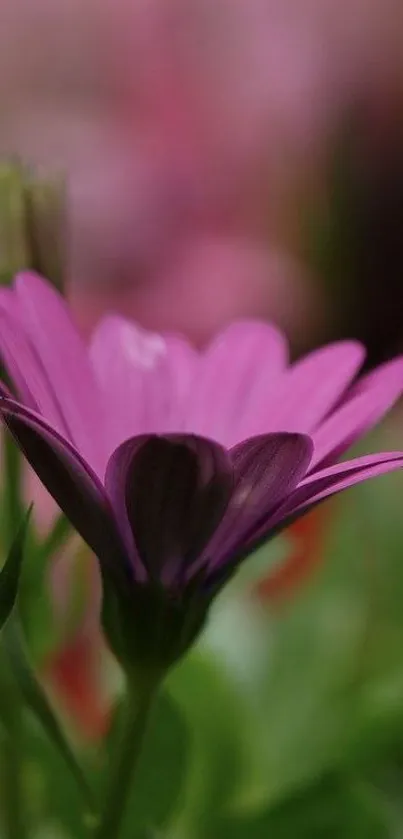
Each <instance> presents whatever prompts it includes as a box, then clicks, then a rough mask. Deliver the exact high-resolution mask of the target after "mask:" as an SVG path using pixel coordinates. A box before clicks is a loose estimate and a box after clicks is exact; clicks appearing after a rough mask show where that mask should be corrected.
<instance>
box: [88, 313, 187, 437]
mask: <svg viewBox="0 0 403 839" xmlns="http://www.w3.org/2000/svg"><path fill="white" fill-rule="evenodd" d="M90 357H91V361H92V365H93V369H94V371H95V374H96V377H97V379H98V382H99V384H100V386H101V388H102V390H103V391H104V393H105V394H107V395H109V393H110V392H111V389H113V401H114V413H113V422H114V425H113V431H112V433H113V441H114V447H117V446H118V445H119V444H120V443H121V442H123V440H126V439H129V438H130V437H133V435H135V434H143V433H150V434H152V433H165V432H170V431H176V430H179V429H180V413H182V415H183V407H182V408H181V406H182V403H183V400H184V398H185V397H186V396H187V394H188V389H189V385H190V382H191V379H192V376H193V375H194V367H195V364H196V363H197V361H198V358H197V353H196V352H195V351H194V350H193V349H192V347H191V346H190V344H188V343H187V342H186V341H185V340H183V339H181V338H179V337H176V336H174V335H167V336H163V335H157V334H155V333H152V332H146V331H145V330H144V329H140V327H138V326H137V325H136V324H134V323H132V322H131V321H128V320H126V319H125V318H122V317H119V316H118V315H112V316H109V317H107V318H104V319H103V320H102V321H101V323H100V324H99V326H98V327H97V329H96V330H95V332H94V335H93V337H92V341H91V346H90Z"/></svg>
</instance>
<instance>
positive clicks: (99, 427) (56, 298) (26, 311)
mask: <svg viewBox="0 0 403 839" xmlns="http://www.w3.org/2000/svg"><path fill="white" fill-rule="evenodd" d="M15 294H16V297H17V299H18V304H19V312H20V317H21V320H22V322H23V325H24V328H25V331H26V334H27V335H28V337H29V340H30V342H31V344H32V346H33V348H34V350H35V354H36V356H37V357H38V359H39V360H40V363H41V365H42V368H43V370H44V371H45V374H46V379H47V386H48V388H49V391H50V392H51V393H52V394H53V398H54V399H55V401H56V402H57V404H58V406H59V410H60V413H61V414H62V416H63V421H64V426H65V428H66V430H67V433H68V436H69V439H70V440H71V442H72V443H73V445H74V446H75V447H76V448H77V449H78V450H79V451H80V452H81V453H82V454H83V456H84V457H85V458H86V460H88V461H89V462H90V463H91V465H92V467H93V468H94V469H95V471H96V472H97V474H99V475H101V476H102V475H103V472H104V468H105V465H106V460H107V450H106V437H105V430H104V427H103V410H101V409H102V408H103V406H102V403H101V400H100V393H99V391H98V387H97V383H96V381H95V378H94V375H93V373H92V369H91V365H90V363H89V359H88V353H87V350H86V347H85V344H84V343H83V341H81V338H80V336H79V334H78V331H77V330H76V328H75V326H74V324H73V322H72V320H71V318H70V315H69V311H68V307H67V306H66V305H65V303H64V301H63V299H62V297H61V296H60V295H59V294H58V293H57V292H56V291H55V290H54V289H53V288H52V287H51V286H50V285H49V284H48V283H46V282H45V281H44V280H42V279H41V278H40V277H38V276H37V275H35V274H33V273H28V272H27V273H22V274H19V275H18V276H17V278H16V281H15ZM20 366H21V365H20ZM26 380H27V385H28V387H29V389H30V390H31V389H33V385H34V382H33V381H31V380H30V379H29V378H28V377H27V379H26Z"/></svg>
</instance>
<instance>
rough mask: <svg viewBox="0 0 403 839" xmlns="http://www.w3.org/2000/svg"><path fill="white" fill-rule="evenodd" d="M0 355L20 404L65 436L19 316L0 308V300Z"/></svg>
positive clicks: (65, 430)
mask: <svg viewBox="0 0 403 839" xmlns="http://www.w3.org/2000/svg"><path fill="white" fill-rule="evenodd" d="M0 355H1V357H2V360H3V362H4V365H5V367H6V370H7V373H8V377H9V378H10V379H11V381H12V383H13V385H14V389H15V390H16V391H17V394H18V397H19V398H20V399H21V400H22V401H23V403H24V405H26V406H27V407H29V408H32V410H34V411H37V412H38V413H39V414H42V416H44V417H45V418H46V419H47V420H48V422H49V423H50V424H51V425H52V426H53V428H56V429H57V431H59V433H60V434H62V435H63V436H64V437H69V434H68V430H67V428H66V426H65V423H64V419H63V415H62V413H61V411H60V407H59V404H58V401H57V398H56V396H55V394H54V393H53V390H52V388H50V387H49V382H48V379H47V376H46V372H45V370H44V369H43V367H42V364H41V362H40V360H39V358H38V356H37V355H36V352H35V348H34V347H33V346H32V344H31V342H30V341H29V338H28V336H27V335H26V333H25V330H24V325H23V323H22V322H21V318H18V317H15V316H13V315H9V314H8V313H6V312H5V311H4V310H2V307H1V303H0Z"/></svg>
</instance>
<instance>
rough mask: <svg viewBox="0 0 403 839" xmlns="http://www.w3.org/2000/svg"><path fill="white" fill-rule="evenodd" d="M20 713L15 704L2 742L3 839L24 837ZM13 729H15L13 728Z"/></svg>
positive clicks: (20, 838)
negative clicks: (9, 726) (8, 728)
mask: <svg viewBox="0 0 403 839" xmlns="http://www.w3.org/2000/svg"><path fill="white" fill-rule="evenodd" d="M20 713H21V709H20V708H19V707H18V706H16V707H15V709H14V714H13V728H12V730H9V731H7V733H6V734H5V737H4V740H3V742H2V764H3V766H2V773H1V776H2V784H1V787H2V810H3V813H2V816H3V820H4V831H5V832H4V836H5V839H25V838H26V836H27V833H26V823H25V818H24V808H23V807H22V804H23V799H24V794H23V790H22V765H21V764H22V760H21V743H20V742H19V741H20V737H19V735H20V729H21V723H20ZM14 729H15V730H14Z"/></svg>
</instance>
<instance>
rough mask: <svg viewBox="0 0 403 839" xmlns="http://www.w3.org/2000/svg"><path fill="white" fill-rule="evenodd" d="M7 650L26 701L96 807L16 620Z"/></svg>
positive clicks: (5, 634)
mask: <svg viewBox="0 0 403 839" xmlns="http://www.w3.org/2000/svg"><path fill="white" fill-rule="evenodd" d="M2 641H3V644H4V648H5V651H6V653H7V655H8V659H9V661H10V665H11V669H12V672H13V675H14V678H15V680H16V682H17V685H18V687H19V689H20V691H21V693H22V696H23V697H24V700H25V703H26V705H27V706H28V708H29V709H30V710H31V712H32V713H33V714H34V716H35V717H36V719H37V720H38V722H39V723H40V724H41V725H42V727H43V729H44V730H45V732H46V734H47V736H48V737H49V740H51V742H52V743H53V745H54V746H55V748H56V749H57V750H58V752H59V754H60V755H61V757H62V758H63V759H64V762H65V764H66V766H67V767H68V768H69V770H70V772H71V774H72V775H73V777H74V779H75V781H76V783H77V785H78V787H79V789H80V791H81V793H82V795H83V798H84V799H85V801H86V803H87V806H88V807H89V809H90V810H91V811H92V810H93V796H92V791H91V788H90V786H89V784H88V782H87V779H86V777H85V775H84V772H83V770H82V768H81V766H80V765H79V763H78V760H77V758H76V757H75V755H74V752H73V751H72V749H71V747H70V744H69V743H68V741H67V739H66V737H65V735H64V732H63V730H62V727H61V725H60V723H59V721H58V719H57V717H56V716H55V714H54V713H53V710H52V707H51V705H50V703H49V701H48V698H47V696H46V693H45V691H44V690H43V688H42V686H41V684H40V683H39V681H38V679H37V678H36V675H35V673H34V670H33V669H32V667H31V664H30V662H29V659H28V656H27V654H26V651H25V644H24V640H23V637H22V633H21V630H20V627H19V626H18V624H17V623H16V622H15V621H10V622H9V623H8V624H7V626H6V627H5V630H4V632H3V638H2Z"/></svg>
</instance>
